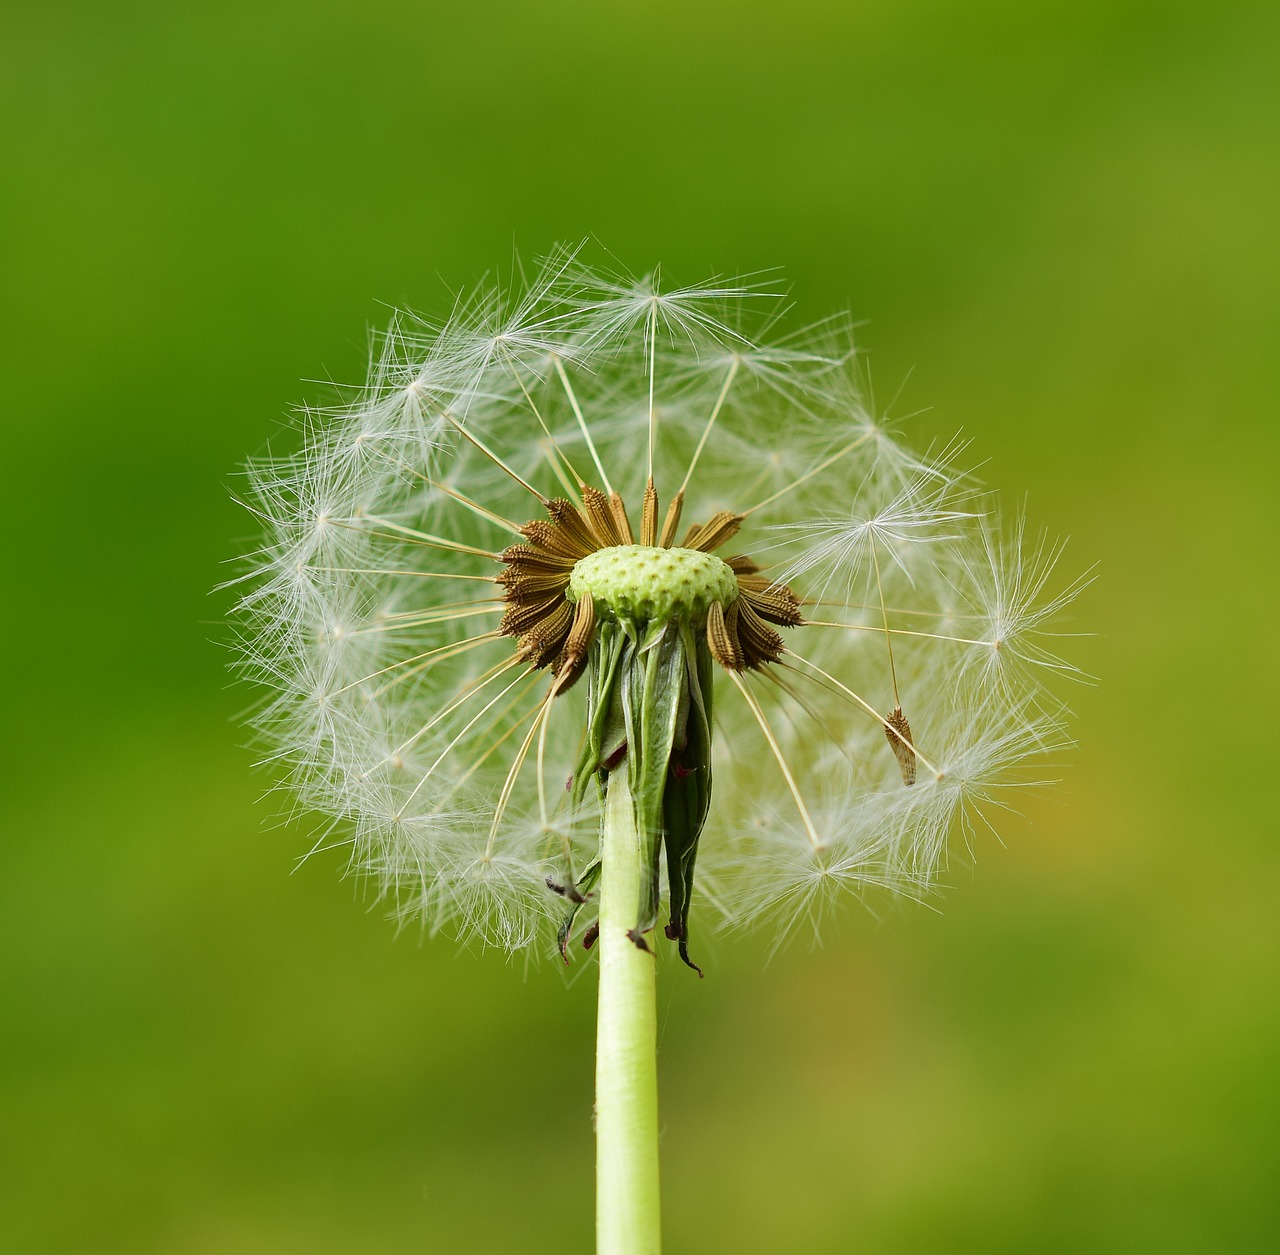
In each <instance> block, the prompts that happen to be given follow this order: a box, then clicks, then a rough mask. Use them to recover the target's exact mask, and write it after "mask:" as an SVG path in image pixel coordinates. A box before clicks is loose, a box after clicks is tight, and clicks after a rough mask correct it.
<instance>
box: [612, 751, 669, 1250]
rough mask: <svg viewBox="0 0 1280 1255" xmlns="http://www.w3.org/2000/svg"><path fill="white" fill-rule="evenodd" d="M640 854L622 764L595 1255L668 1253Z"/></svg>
mask: <svg viewBox="0 0 1280 1255" xmlns="http://www.w3.org/2000/svg"><path fill="white" fill-rule="evenodd" d="M642 847H643V843H642V841H641V840H640V833H639V832H638V831H637V828H636V818H635V809H634V807H633V805H632V801H631V789H630V786H629V784H628V781H627V767H626V764H625V763H624V764H623V765H622V766H621V767H619V768H618V769H617V770H616V771H614V772H612V773H610V776H609V785H608V791H607V796H606V800H605V813H604V831H603V839H602V841H601V883H600V940H599V942H598V945H599V947H600V1010H599V1019H598V1021H597V1026H596V1251H597V1252H598V1255H658V1252H659V1251H660V1250H661V1247H662V1222H661V1209H660V1203H659V1194H658V1063H657V1054H658V1028H657V1006H656V1001H655V996H654V956H653V955H652V954H649V953H648V952H646V951H644V950H641V949H640V948H639V947H638V946H636V945H635V944H634V943H633V942H632V941H631V940H630V938H629V937H628V936H627V932H628V930H630V929H631V928H633V927H634V926H635V921H636V903H637V902H639V901H640V897H641V884H642V877H643V876H644V875H645V874H646V869H645V867H644V865H643V859H642V857H641V850H642Z"/></svg>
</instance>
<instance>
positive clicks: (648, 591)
mask: <svg viewBox="0 0 1280 1255" xmlns="http://www.w3.org/2000/svg"><path fill="white" fill-rule="evenodd" d="M759 299H762V298H760V296H759V295H758V294H755V293H752V292H750V291H745V290H741V291H733V290H730V289H727V288H723V287H707V288H702V289H685V290H680V291H674V292H666V293H663V292H661V291H660V290H659V289H658V288H657V287H656V285H655V284H653V283H652V282H651V281H648V280H645V281H641V282H630V281H618V280H614V279H602V278H600V277H598V276H594V275H591V274H587V273H585V272H583V271H580V270H577V269H576V268H575V267H574V265H573V263H572V261H571V259H570V258H568V257H566V256H557V257H555V258H552V259H551V260H550V261H549V262H548V263H547V265H546V266H545V268H544V270H543V271H542V273H541V274H540V275H539V276H538V277H537V278H536V279H535V280H534V281H533V282H532V283H531V284H530V285H528V287H527V288H526V289H524V290H521V291H519V292H517V293H516V294H515V295H514V296H513V297H510V298H506V297H504V296H502V295H501V294H500V293H499V292H497V291H495V290H491V289H485V290H483V291H481V292H480V293H478V294H477V295H476V297H475V299H474V300H473V301H472V302H471V304H470V307H469V308H465V309H463V310H462V311H460V312H459V313H458V314H457V315H456V317H455V318H454V319H453V320H451V321H450V322H449V323H447V324H445V325H444V326H442V327H439V328H426V327H422V326H420V325H417V324H415V323H413V322H412V321H410V320H404V321H402V322H400V323H398V324H397V325H396V326H395V327H393V328H392V330H391V331H390V332H389V333H388V336H387V338H386V344H385V349H384V351H383V352H382V353H381V355H380V356H379V358H378V359H377V360H376V361H375V364H374V369H373V373H372V377H371V380H370V382H369V383H368V384H367V385H366V386H365V387H364V388H363V389H361V390H359V391H358V392H357V394H356V395H355V396H354V398H352V399H351V401H350V402H349V403H348V404H345V405H343V406H342V407H340V408H339V409H338V410H337V411H336V412H335V413H333V414H329V415H315V416H312V417H311V418H310V421H309V424H308V428H307V437H306V443H305V447H304V448H303V450H302V452H301V453H300V454H298V455H297V456H295V457H291V458H287V459H283V460H279V459H276V460H266V461H264V462H261V463H258V464H256V465H255V466H254V467H253V468H252V469H251V477H252V482H253V489H254V496H253V501H252V503H251V504H252V506H253V508H254V509H255V510H257V511H258V512H259V514H260V515H261V516H262V517H263V519H264V521H265V523H266V526H267V531H268V539H267V542H266V544H265V546H264V548H263V549H262V551H261V552H260V553H259V554H258V555H256V557H255V561H254V563H253V582H252V584H251V586H250V591H249V592H248V593H247V595H246V596H245V597H244V598H243V600H242V602H241V615H242V623H243V632H242V639H243V642H244V656H245V659H246V665H247V669H248V670H249V672H250V673H251V674H252V675H253V676H254V677H255V678H257V679H259V680H261V681H265V682H266V683H267V684H268V685H269V686H270V689H271V692H272V697H271V698H270V699H269V700H268V702H267V703H266V704H265V705H264V708H263V710H262V712H261V714H260V718H259V723H260V726H261V727H262V729H263V730H264V732H265V733H266V735H267V736H268V738H269V743H270V745H271V746H272V748H273V751H274V754H275V756H276V757H277V758H278V759H279V760H280V761H281V762H282V763H283V764H284V765H285V767H286V769H287V770H288V773H289V775H290V777H291V779H292V781H293V783H294V785H295V787H296V788H297V789H298V791H299V794H300V796H301V799H302V801H303V802H304V803H305V804H306V805H308V806H310V807H314V808H315V809H316V810H318V811H320V812H322V813H326V814H328V815H331V816H332V817H333V820H334V824H335V825H336V828H337V830H338V831H339V832H341V834H342V836H341V838H340V839H341V840H345V841H347V842H349V843H350V847H351V861H352V865H353V867H355V868H357V869H359V870H361V871H364V872H366V873H368V874H369V875H370V876H372V877H373V879H374V881H375V883H376V884H377V886H378V888H379V889H380V890H381V891H382V892H385V893H386V894H388V895H390V896H391V897H392V898H393V899H394V901H395V903H396V906H397V910H398V912H399V913H400V914H401V915H402V916H403V917H406V918H409V917H416V918H419V919H421V920H422V921H424V923H425V924H426V925H427V926H428V927H429V928H430V929H431V930H433V931H434V930H436V929H442V928H448V929H450V930H451V931H455V932H457V933H458V934H459V935H461V936H464V937H469V936H474V937H478V938H480V939H482V940H483V941H485V942H486V943H491V944H495V945H500V946H502V947H504V948H508V949H513V948H517V947H520V946H525V945H530V944H539V943H540V939H542V938H545V937H546V936H547V933H548V932H558V935H559V941H560V947H561V949H562V951H565V950H566V947H567V944H568V941H569V938H570V937H571V936H572V935H573V934H574V933H575V932H576V930H577V927H578V921H579V919H580V918H583V917H584V916H585V917H586V919H585V922H586V923H587V928H586V937H587V938H588V939H589V938H590V936H591V928H590V916H591V915H592V913H593V912H594V909H595V908H594V899H593V887H594V885H595V883H596V878H597V876H598V874H599V862H598V850H597V830H596V829H597V819H598V815H599V811H600V805H601V796H602V789H603V788H604V787H605V786H606V784H607V778H608V774H609V773H610V772H611V771H615V770H618V769H621V768H623V767H625V769H626V770H627V771H628V774H629V777H630V779H629V784H630V791H631V795H632V797H633V801H634V805H635V808H636V816H637V821H638V828H639V830H640V831H642V832H647V833H648V834H650V841H651V845H650V848H649V849H648V850H647V851H646V857H647V859H648V863H647V866H648V867H649V869H650V870H651V872H652V875H651V876H650V877H649V878H648V882H647V883H646V886H645V890H644V894H643V900H642V901H641V902H640V903H638V904H637V913H636V926H635V929H634V930H633V932H634V939H635V940H636V941H637V943H638V944H644V943H645V938H646V936H647V934H648V933H649V932H650V931H651V930H652V929H653V928H654V926H655V922H656V919H657V915H658V910H659V905H660V898H661V891H662V888H661V882H662V880H663V879H664V878H663V877H662V875H661V867H662V863H663V861H664V857H665V864H666V876H665V880H666V896H667V907H668V911H669V922H668V923H667V925H666V932H667V935H668V936H669V937H671V938H672V939H673V940H676V941H678V942H679V944H680V948H681V952H682V954H684V955H685V957H686V959H687V950H686V943H687V938H688V918H689V907H690V902H691V898H692V894H693V872H694V864H695V860H696V862H697V865H698V867H699V886H700V888H699V901H700V902H704V903H705V904H706V906H707V907H708V908H712V913H714V914H719V915H721V916H722V917H725V918H727V919H728V920H729V921H730V922H735V923H736V922H745V921H749V920H751V919H757V918H774V919H777V920H779V921H781V923H782V925H783V931H784V932H785V931H787V930H788V929H789V928H790V927H792V926H794V925H795V924H797V923H799V922H801V921H803V920H805V919H810V920H813V921H815V922H816V921H818V920H820V919H822V918H823V917H825V915H826V914H827V912H828V910H829V907H830V906H831V904H832V900H833V899H834V898H835V897H837V896H839V895H841V894H843V893H844V892H846V891H847V890H849V889H853V890H855V891H861V890H862V889H864V888H868V887H872V886H884V887H887V888H889V889H890V890H893V891H898V892H902V893H906V894H910V895H913V896H914V895H916V894H919V893H922V892H924V891H926V890H927V889H929V888H930V887H931V886H932V885H933V884H934V883H935V880H936V877H937V874H938V871H939V868H940V867H941V866H942V865H943V863H944V860H945V850H946V847H947V838H948V835H949V834H951V833H959V834H961V835H963V836H964V837H965V839H966V842H967V841H968V838H969V835H970V833H971V832H972V831H973V830H974V827H975V823H976V821H977V820H978V819H979V818H980V817H981V816H982V815H983V814H984V813H985V812H986V810H987V809H988V808H989V807H990V806H992V805H1001V804H1002V803H1001V802H999V801H998V798H999V793H998V790H999V789H1001V788H1003V787H1005V786H1007V785H1009V784H1026V783H1031V782H1032V781H1031V780H1030V779H1028V778H1027V777H1026V776H1025V774H1024V773H1023V772H1022V764H1024V763H1025V762H1026V761H1027V759H1028V757H1029V756H1030V755H1031V754H1032V753H1035V752H1043V751H1044V750H1046V749H1050V748H1053V747H1054V746H1055V745H1057V744H1058V743H1059V742H1060V720H1061V708H1060V706H1059V705H1058V703H1056V702H1055V701H1054V700H1053V699H1052V698H1051V697H1049V696H1048V694H1047V693H1046V691H1045V690H1044V688H1043V687H1042V684H1041V680H1040V676H1042V675H1046V674H1054V673H1056V672H1058V671H1060V670H1063V669H1065V664H1063V663H1062V662H1061V660H1060V659H1058V658H1057V657H1056V656H1055V655H1054V654H1053V653H1052V652H1050V650H1049V649H1047V648H1046V639H1047V638H1046V635H1045V632H1046V627H1047V623H1048V618H1049V615H1050V614H1056V612H1057V611H1059V610H1060V609H1061V607H1062V605H1063V603H1064V602H1065V600H1066V599H1067V598H1068V597H1069V595H1070V593H1071V592H1072V591H1073V589H1068V590H1066V591H1065V592H1064V593H1060V594H1058V595H1057V596H1050V595H1047V594H1046V591H1045V590H1046V588H1047V585H1048V578H1049V573H1050V571H1051V569H1052V565H1053V558H1054V557H1056V551H1055V550H1046V549H1044V548H1043V547H1040V548H1038V549H1037V548H1035V547H1033V552H1032V554H1031V556H1030V558H1029V559H1027V558H1024V557H1023V548H1024V547H1023V546H1022V544H1021V535H1022V528H1021V526H1019V527H1018V528H1015V529H1014V532H1013V535H1012V537H1006V536H1005V535H1004V534H1003V533H1002V531H1001V529H1000V528H999V525H998V523H997V521H996V520H995V519H994V516H993V511H992V509H991V507H990V504H989V502H987V501H986V500H985V499H984V498H983V497H982V496H981V495H980V494H979V493H978V491H977V489H976V487H975V486H974V485H973V483H972V482H971V481H970V480H968V479H967V477H966V476H964V475H963V474H962V473H961V472H960V471H959V470H958V469H957V468H956V467H955V466H954V465H953V460H954V454H953V453H951V452H948V453H944V454H943V455H942V456H939V457H932V458H928V457H920V456H918V455H916V454H914V453H912V452H910V451H909V450H907V449H906V448H905V447H904V446H903V445H901V444H900V443H899V442H898V440H897V439H896V437H895V435H894V434H893V432H892V431H891V430H890V428H889V427H888V426H887V424H886V423H885V422H884V421H883V420H877V419H875V418H873V417H872V416H871V415H870V414H868V412H867V411H866V410H865V409H864V408H863V405H862V402H861V400H860V394H859V391H858V370H857V363H856V358H855V356H854V353H853V350H852V347H851V346H850V344H849V343H848V341H847V338H846V337H845V336H844V334H843V333H842V332H840V331H839V330H838V329H834V328H832V327H830V326H828V327H824V328H822V329H820V330H818V331H816V332H813V333H809V334H807V335H804V336H802V337H800V338H798V339H796V340H791V341H785V342H783V343H780V344H773V345H769V344H765V343H761V342H759V341H758V340H757V338H756V337H755V336H753V335H751V334H749V332H748V330H747V329H746V327H745V325H744V321H743V319H744V317H745V312H746V311H749V309H750V306H751V303H752V301H753V300H759ZM660 491H661V493H662V494H663V499H664V500H665V502H666V505H665V508H662V504H661V502H660V498H659V492H660ZM668 494H669V495H668ZM627 503H630V505H631V506H632V507H638V509H637V510H636V511H635V513H632V512H631V511H629V509H628V504H627ZM686 512H687V513H688V514H689V515H691V516H692V517H693V518H694V519H695V520H702V521H700V522H697V521H695V522H694V523H693V524H692V525H689V526H685V527H684V528H683V531H682V527H681V524H682V517H683V516H684V515H685V514H686ZM521 520H527V521H521ZM730 541H733V542H734V545H733V547H732V549H731V548H729V542H730ZM748 555H749V556H748ZM579 681H582V682H581V683H579ZM713 698H714V699H715V700H714V701H713ZM713 705H714V707H715V710H716V714H715V718H714V726H715V735H714V737H713V736H712V727H713ZM713 771H714V774H715V776H716V778H717V781H718V783H717V787H716V796H715V800H714V803H713V801H712V791H711V778H712V774H713ZM566 779H569V781H570V787H569V788H568V789H567V790H566V789H564V788H563V787H562V786H563V783H564V781H565V780H566ZM545 884H550V885H551V886H553V887H554V888H555V889H556V890H558V892H559V893H560V894H561V895H562V897H561V898H557V897H556V896H555V895H554V894H552V893H549V892H548V891H547V889H546V888H545ZM564 899H567V900H568V912H567V915H566V911H565V905H564Z"/></svg>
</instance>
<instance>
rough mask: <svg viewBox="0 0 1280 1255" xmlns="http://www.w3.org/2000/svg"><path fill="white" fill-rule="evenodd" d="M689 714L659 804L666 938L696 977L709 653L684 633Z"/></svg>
mask: <svg viewBox="0 0 1280 1255" xmlns="http://www.w3.org/2000/svg"><path fill="white" fill-rule="evenodd" d="M684 637H685V640H684V647H685V657H686V660H687V663H688V665H687V666H686V668H685V690H686V695H687V710H686V715H685V718H684V720H683V723H682V731H683V736H682V737H681V738H680V740H679V741H677V743H676V744H675V745H674V746H673V747H672V751H671V762H670V768H669V778H668V780H667V787H666V791H665V792H664V794H663V799H662V813H663V826H664V830H665V831H664V840H665V842H666V848H667V881H668V894H669V897H670V906H671V915H670V921H669V922H668V924H667V926H666V930H665V931H666V934H667V937H668V938H669V939H670V940H672V941H674V942H676V943H677V944H678V946H679V949H680V958H681V959H682V960H684V962H685V963H686V964H687V965H688V966H689V967H691V968H693V970H694V971H695V972H697V973H698V975H699V976H701V975H702V969H701V968H700V967H699V966H698V965H697V964H696V963H695V962H694V961H693V960H692V959H691V958H690V957H689V900H690V898H691V896H692V894H693V871H694V864H695V863H696V861H697V857H698V838H699V837H700V836H701V835H702V826H703V824H705V823H706V819H707V810H708V808H709V806H710V805H711V692H712V683H711V680H712V668H711V651H710V650H709V649H708V648H707V644H706V641H705V640H702V641H695V640H694V637H693V633H692V632H690V631H689V630H688V629H685V630H684Z"/></svg>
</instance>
